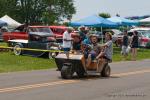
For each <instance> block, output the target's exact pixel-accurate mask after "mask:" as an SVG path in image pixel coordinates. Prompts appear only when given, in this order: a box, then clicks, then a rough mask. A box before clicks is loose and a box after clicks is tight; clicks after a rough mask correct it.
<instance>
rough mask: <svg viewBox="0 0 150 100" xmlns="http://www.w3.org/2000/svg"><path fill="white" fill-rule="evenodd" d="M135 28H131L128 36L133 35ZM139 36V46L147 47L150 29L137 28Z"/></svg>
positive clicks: (149, 39)
mask: <svg viewBox="0 0 150 100" xmlns="http://www.w3.org/2000/svg"><path fill="white" fill-rule="evenodd" d="M134 31H135V30H130V31H129V32H128V36H129V37H131V36H132V35H133V32H134ZM136 31H137V32H138V36H139V46H140V47H147V46H148V43H149V42H150V30H136Z"/></svg>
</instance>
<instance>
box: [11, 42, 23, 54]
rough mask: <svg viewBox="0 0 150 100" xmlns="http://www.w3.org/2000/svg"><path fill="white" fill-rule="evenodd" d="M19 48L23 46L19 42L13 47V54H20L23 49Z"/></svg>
mask: <svg viewBox="0 0 150 100" xmlns="http://www.w3.org/2000/svg"><path fill="white" fill-rule="evenodd" d="M21 48H23V46H21V45H20V44H16V45H15V46H14V48H13V52H14V54H15V55H17V56H19V55H22V53H23V51H22V50H21Z"/></svg>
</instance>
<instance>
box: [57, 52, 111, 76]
mask: <svg viewBox="0 0 150 100" xmlns="http://www.w3.org/2000/svg"><path fill="white" fill-rule="evenodd" d="M55 62H56V65H57V67H58V70H59V71H60V72H61V77H62V78H63V79H71V78H72V77H73V74H74V73H75V72H76V74H77V75H78V77H79V78H83V77H84V76H85V73H87V74H89V73H90V72H93V73H99V74H100V75H101V76H102V77H109V76H110V73H111V68H110V66H109V64H108V63H109V62H110V61H109V60H108V59H103V63H102V64H99V66H97V63H98V62H97V61H93V62H92V63H91V65H90V67H85V58H84V55H83V54H82V53H81V52H74V53H70V56H69V59H68V58H67V57H66V54H64V53H60V54H58V56H56V58H55Z"/></svg>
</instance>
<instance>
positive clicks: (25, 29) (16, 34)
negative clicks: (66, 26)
mask: <svg viewBox="0 0 150 100" xmlns="http://www.w3.org/2000/svg"><path fill="white" fill-rule="evenodd" d="M30 32H41V33H44V32H46V33H49V34H50V35H51V38H52V39H55V36H54V34H53V32H52V31H51V30H50V28H49V26H26V25H21V26H19V27H18V28H16V29H15V30H13V31H11V32H5V33H4V34H3V39H4V41H5V42H8V40H14V39H23V40H28V39H29V33H30Z"/></svg>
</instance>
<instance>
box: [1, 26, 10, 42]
mask: <svg viewBox="0 0 150 100" xmlns="http://www.w3.org/2000/svg"><path fill="white" fill-rule="evenodd" d="M4 32H8V29H7V27H2V28H0V41H3V33H4Z"/></svg>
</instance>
